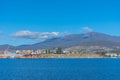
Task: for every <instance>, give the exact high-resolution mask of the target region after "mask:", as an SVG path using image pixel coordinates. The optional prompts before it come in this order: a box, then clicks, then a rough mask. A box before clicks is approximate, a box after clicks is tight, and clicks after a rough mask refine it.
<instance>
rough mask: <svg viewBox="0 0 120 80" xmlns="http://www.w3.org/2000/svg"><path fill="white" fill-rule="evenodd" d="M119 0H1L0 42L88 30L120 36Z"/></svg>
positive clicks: (32, 40) (28, 40)
mask: <svg viewBox="0 0 120 80" xmlns="http://www.w3.org/2000/svg"><path fill="white" fill-rule="evenodd" d="M119 4H120V0H0V45H2V44H10V45H22V44H34V43H37V42H40V41H43V40H46V39H49V38H53V37H58V36H64V35H68V34H81V33H85V32H92V31H95V32H101V33H106V34H110V35H116V36H120V5H119Z"/></svg>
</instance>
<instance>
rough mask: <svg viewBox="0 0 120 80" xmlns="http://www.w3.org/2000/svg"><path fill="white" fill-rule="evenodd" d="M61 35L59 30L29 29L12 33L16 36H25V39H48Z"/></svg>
mask: <svg viewBox="0 0 120 80" xmlns="http://www.w3.org/2000/svg"><path fill="white" fill-rule="evenodd" d="M57 36H59V32H32V31H29V30H23V31H18V32H16V33H14V34H12V37H14V38H24V39H34V40H41V39H48V38H53V37H57Z"/></svg>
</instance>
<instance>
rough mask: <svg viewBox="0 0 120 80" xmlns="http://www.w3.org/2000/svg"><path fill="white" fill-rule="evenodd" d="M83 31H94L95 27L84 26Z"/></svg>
mask: <svg viewBox="0 0 120 80" xmlns="http://www.w3.org/2000/svg"><path fill="white" fill-rule="evenodd" d="M82 31H84V32H92V31H93V29H92V28H90V27H83V28H82Z"/></svg>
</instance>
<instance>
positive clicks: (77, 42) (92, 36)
mask: <svg viewBox="0 0 120 80" xmlns="http://www.w3.org/2000/svg"><path fill="white" fill-rule="evenodd" d="M72 46H103V47H118V46H120V36H111V35H107V34H103V33H98V32H90V33H86V34H71V35H67V36H64V37H58V38H52V39H48V40H46V41H43V42H40V43H36V44H33V45H21V46H16V47H15V46H10V45H1V46H0V50H5V49H7V48H8V47H9V49H20V50H23V49H24V50H27V49H32V50H35V49H45V48H52V49H53V48H56V47H62V48H69V47H72Z"/></svg>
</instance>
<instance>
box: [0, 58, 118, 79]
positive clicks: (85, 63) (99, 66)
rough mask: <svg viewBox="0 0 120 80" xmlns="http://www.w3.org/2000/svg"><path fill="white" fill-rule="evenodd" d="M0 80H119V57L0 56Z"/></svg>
mask: <svg viewBox="0 0 120 80" xmlns="http://www.w3.org/2000/svg"><path fill="white" fill-rule="evenodd" d="M0 80H120V59H0Z"/></svg>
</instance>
